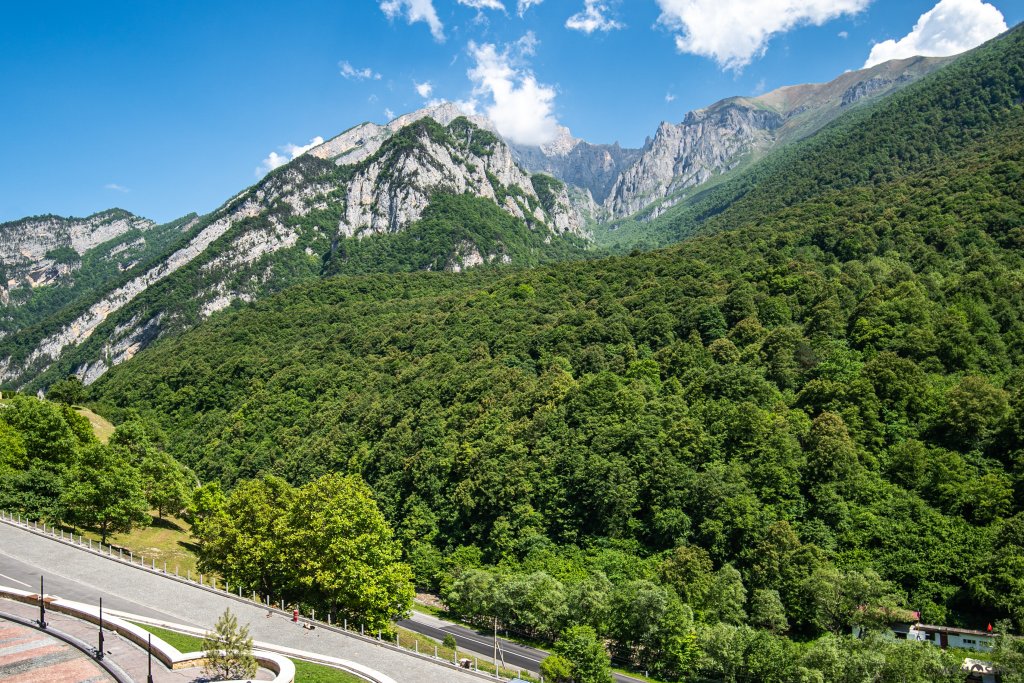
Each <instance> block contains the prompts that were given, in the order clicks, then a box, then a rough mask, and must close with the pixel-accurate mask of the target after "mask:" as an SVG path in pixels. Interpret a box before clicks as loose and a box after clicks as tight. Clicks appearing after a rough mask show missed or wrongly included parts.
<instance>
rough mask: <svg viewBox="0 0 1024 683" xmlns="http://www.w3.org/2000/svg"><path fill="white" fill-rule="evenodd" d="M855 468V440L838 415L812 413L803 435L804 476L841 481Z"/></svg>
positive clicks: (814, 480)
mask: <svg viewBox="0 0 1024 683" xmlns="http://www.w3.org/2000/svg"><path fill="white" fill-rule="evenodd" d="M856 468H857V450H856V444H855V443H854V441H853V439H852V438H850V433H849V431H848V430H847V428H846V422H845V421H844V420H843V418H842V416H840V415H837V414H836V413H831V412H824V413H822V414H821V415H819V416H818V417H816V418H815V419H814V422H813V423H812V424H811V432H810V434H808V436H807V479H808V480H809V481H811V482H815V483H829V482H835V481H844V480H846V479H848V478H849V477H850V476H851V475H852V474H853V473H854V471H856Z"/></svg>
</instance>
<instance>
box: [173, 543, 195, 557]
mask: <svg viewBox="0 0 1024 683" xmlns="http://www.w3.org/2000/svg"><path fill="white" fill-rule="evenodd" d="M178 545H179V546H181V547H182V548H184V549H185V550H187V551H189V552H190V553H192V554H193V555H197V556H198V555H199V544H198V543H192V542H191V541H178Z"/></svg>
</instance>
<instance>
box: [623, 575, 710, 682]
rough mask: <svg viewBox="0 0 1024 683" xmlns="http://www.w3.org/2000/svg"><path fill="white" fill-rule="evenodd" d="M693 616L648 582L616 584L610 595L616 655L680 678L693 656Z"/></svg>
mask: <svg viewBox="0 0 1024 683" xmlns="http://www.w3.org/2000/svg"><path fill="white" fill-rule="evenodd" d="M692 632H693V613H692V611H691V610H690V608H689V607H688V606H686V605H684V604H683V603H682V602H681V601H680V600H679V598H678V597H677V596H676V594H675V592H673V591H672V590H670V589H666V588H663V587H661V586H657V585H655V584H653V583H651V582H649V581H644V580H639V581H630V582H627V583H623V584H619V585H618V586H616V587H615V589H614V590H613V592H612V598H611V628H610V631H609V634H610V635H611V637H612V639H613V641H614V642H615V648H616V652H617V653H618V654H619V655H620V656H622V657H623V658H625V659H628V660H630V661H632V662H633V663H634V664H636V665H637V666H640V667H643V668H644V669H647V670H650V671H655V672H658V674H659V675H664V676H666V677H672V676H681V675H682V673H683V671H684V670H685V667H686V666H687V664H688V662H689V661H690V659H691V657H692V656H693V649H692V648H691V645H692V637H691V634H692Z"/></svg>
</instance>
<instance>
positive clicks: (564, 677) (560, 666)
mask: <svg viewBox="0 0 1024 683" xmlns="http://www.w3.org/2000/svg"><path fill="white" fill-rule="evenodd" d="M540 675H541V676H543V677H544V680H545V681H551V682H552V683H572V662H570V661H569V660H568V659H566V658H565V657H563V656H562V655H548V656H547V657H545V658H544V660H543V661H542V662H541V663H540Z"/></svg>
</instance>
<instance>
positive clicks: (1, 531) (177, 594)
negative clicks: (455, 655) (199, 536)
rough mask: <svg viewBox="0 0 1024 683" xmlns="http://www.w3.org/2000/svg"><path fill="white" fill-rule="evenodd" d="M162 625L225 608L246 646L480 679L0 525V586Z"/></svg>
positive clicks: (421, 676)
mask: <svg viewBox="0 0 1024 683" xmlns="http://www.w3.org/2000/svg"><path fill="white" fill-rule="evenodd" d="M40 574H43V575H44V576H45V581H46V586H45V588H46V592H47V593H48V594H51V595H58V596H60V597H63V598H68V599H72V600H78V601H81V602H86V603H93V604H95V603H96V601H97V600H98V598H99V597H100V596H103V607H104V608H108V607H109V608H110V609H116V610H120V611H124V612H131V613H134V614H138V615H140V616H145V617H151V618H154V619H161V620H166V621H169V622H174V623H179V624H186V625H193V626H197V627H199V628H211V627H212V626H213V623H214V622H215V621H216V620H217V618H218V617H219V616H220V615H221V614H222V613H223V612H224V610H225V609H228V608H230V609H231V611H232V612H233V613H234V614H235V615H236V616H237V617H238V620H239V623H242V624H246V625H248V626H249V630H250V633H251V634H252V636H253V639H255V640H257V641H262V642H266V643H274V644H276V645H281V646H285V647H291V648H296V649H300V650H305V651H307V652H313V653H317V654H322V655H327V656H330V657H339V658H342V659H347V660H350V661H353V662H358V663H359V664H362V665H364V666H368V667H370V668H372V669H375V670H377V671H380V672H381V673H384V674H386V675H388V676H390V677H391V678H393V679H394V680H396V681H398V682H399V683H481V680H482V679H481V678H479V677H477V676H475V675H473V674H470V673H467V672H462V671H458V670H455V669H449V668H446V667H444V666H441V665H439V664H436V663H432V662H430V661H427V660H424V659H420V658H417V657H415V656H412V655H408V654H403V653H401V652H396V651H394V650H392V649H390V648H387V647H384V646H381V645H378V644H375V643H373V642H367V641H365V640H361V639H359V638H355V637H352V636H347V635H344V634H342V633H338V632H335V631H331V630H329V629H326V628H318V629H316V630H313V631H310V630H307V629H303V628H300V627H299V626H297V625H295V624H293V623H291V620H290V619H288V618H287V617H284V616H280V615H277V614H274V615H272V616H268V615H267V610H266V608H264V607H260V606H259V605H256V604H253V603H251V602H248V601H244V600H241V601H240V600H235V599H233V598H231V597H228V596H226V595H223V594H215V593H211V592H209V591H207V590H204V589H202V588H200V587H199V586H196V585H193V584H187V583H180V582H178V581H174V580H173V579H171V578H167V577H165V576H161V575H159V574H154V573H150V572H147V571H144V570H142V569H140V568H138V567H135V566H129V565H125V564H121V563H119V562H116V561H113V560H109V559H106V558H104V557H100V556H98V555H95V554H92V553H89V552H86V551H83V550H81V549H78V548H76V547H72V546H69V545H65V544H63V543H60V542H58V541H55V540H52V539H49V538H44V537H41V536H37V535H35V534H33V533H31V532H29V531H26V530H24V529H20V528H16V527H12V526H10V525H8V524H4V523H0V584H3V585H8V586H10V587H12V588H18V589H21V590H26V591H33V592H34V591H38V590H39V576H40Z"/></svg>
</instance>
